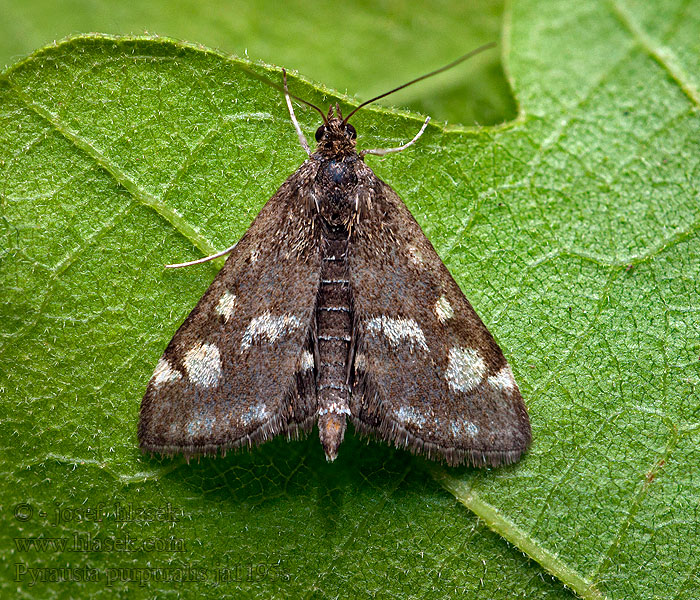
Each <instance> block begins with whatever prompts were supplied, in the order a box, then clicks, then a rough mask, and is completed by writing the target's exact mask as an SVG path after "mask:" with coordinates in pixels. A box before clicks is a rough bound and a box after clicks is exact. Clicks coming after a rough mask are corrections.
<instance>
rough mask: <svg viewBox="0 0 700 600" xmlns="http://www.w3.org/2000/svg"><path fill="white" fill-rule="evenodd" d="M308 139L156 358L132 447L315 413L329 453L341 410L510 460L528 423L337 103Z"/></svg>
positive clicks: (225, 434) (419, 441)
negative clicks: (309, 149)
mask: <svg viewBox="0 0 700 600" xmlns="http://www.w3.org/2000/svg"><path fill="white" fill-rule="evenodd" d="M298 131H299V132H300V130H298ZM302 135H303V134H301V133H300V138H301V136H302ZM316 139H317V141H318V146H317V148H316V150H315V152H313V153H310V155H309V158H308V160H306V161H305V162H304V163H303V164H302V166H301V167H300V168H299V169H298V170H297V171H296V172H295V173H294V174H293V175H291V177H289V179H287V181H285V182H284V184H283V185H282V187H281V188H280V189H279V190H278V191H277V193H276V194H275V195H274V196H273V197H272V198H271V199H270V200H269V201H268V203H267V204H266V205H265V207H264V208H263V209H262V211H261V212H260V214H259V215H258V217H257V218H256V219H255V220H254V221H253V224H252V225H251V227H250V229H249V230H248V232H247V233H246V234H245V235H244V236H243V238H242V239H241V241H240V242H239V243H238V244H237V245H236V247H235V249H234V250H233V251H232V252H231V255H230V257H229V258H228V260H227V261H226V264H225V266H224V267H223V269H222V270H221V271H220V272H219V274H218V275H217V277H216V278H215V279H214V282H213V283H212V284H211V286H210V287H209V289H208V290H207V291H206V293H205V294H204V296H203V297H202V299H201V300H200V301H199V303H198V304H197V306H196V307H195V308H194V310H193V311H192V312H191V313H190V315H189V316H188V317H187V319H186V320H185V322H184V323H183V324H182V326H181V327H180V329H179V330H178V331H177V332H176V333H175V336H174V337H173V339H172V341H171V342H170V344H169V345H168V347H167V348H166V350H165V352H164V354H163V356H162V357H161V359H160V360H159V361H158V365H157V366H156V370H155V372H154V374H153V377H152V378H151V381H150V383H149V384H148V389H147V391H146V395H145V396H144V398H143V401H142V404H141V417H140V423H139V440H140V444H141V448H142V449H143V450H145V451H151V452H154V451H155V452H161V453H174V452H183V453H184V454H186V455H188V456H189V455H191V454H200V453H205V454H206V453H216V452H217V451H219V450H221V451H225V450H226V449H227V448H232V447H240V446H246V445H247V446H251V445H253V444H257V443H260V442H264V441H266V440H268V439H270V438H271V437H273V436H275V435H277V434H279V433H285V434H287V435H289V436H295V435H297V434H298V433H300V432H308V431H309V430H310V429H311V428H312V426H313V424H314V422H317V423H318V428H319V435H320V439H321V443H322V445H323V448H324V451H325V453H326V457H327V458H328V459H329V460H333V459H335V457H336V455H337V453H338V447H339V445H340V443H341V442H342V440H343V436H344V432H345V428H346V422H347V419H348V418H349V419H350V421H351V422H352V423H353V425H354V427H355V428H356V430H358V431H359V432H361V433H362V434H371V435H373V436H376V437H377V438H380V439H382V440H385V441H387V442H390V443H393V444H395V445H396V446H399V447H405V448H408V449H409V450H411V451H412V452H414V453H420V454H424V455H426V456H428V457H429V458H433V459H439V460H444V461H446V462H447V463H448V464H450V465H458V464H461V463H469V464H471V465H476V466H488V465H493V466H495V465H500V464H505V463H512V462H515V461H516V460H518V459H519V457H520V456H521V454H522V453H523V452H524V451H525V450H526V449H527V448H528V446H529V443H530V438H531V432H530V422H529V419H528V415H527V411H526V409H525V406H524V404H523V401H522V398H521V396H520V392H519V390H518V386H517V384H516V383H515V380H514V379H513V374H512V372H511V369H510V367H509V366H508V363H507V362H506V360H505V358H504V356H503V353H502V352H501V349H500V348H499V347H498V345H497V344H496V342H495V341H494V339H493V337H492V336H491V334H490V333H489V331H488V330H487V329H486V327H485V326H484V324H483V323H482V322H481V320H480V319H479V317H478V316H477V314H476V313H475V311H474V309H473V308H472V307H471V305H470V304H469V302H468V301H467V299H466V298H465V297H464V295H463V294H462V292H461V290H460V288H459V286H458V285H457V284H456V283H455V281H454V279H453V278H452V276H451V275H450V273H449V272H448V270H447V269H446V267H445V266H444V265H443V263H442V261H441V260H440V258H439V257H438V255H437V253H436V252H435V250H434V249H433V246H432V245H431V243H430V242H429V241H428V239H427V238H426V237H425V235H424V234H423V232H422V231H421V229H420V227H419V225H418V223H417V222H416V221H415V219H414V218H413V217H412V215H411V214H410V212H409V211H408V209H407V208H406V206H405V205H404V204H403V202H402V201H401V199H400V198H399V197H398V195H397V194H396V192H394V190H392V189H391V188H390V187H389V186H388V185H387V184H386V183H384V182H383V181H381V180H380V179H379V178H378V177H377V176H376V175H375V174H374V173H373V172H372V170H371V169H370V168H369V167H368V166H367V165H366V164H365V163H364V160H363V156H364V155H363V154H362V153H361V154H358V152H357V151H356V147H355V146H356V133H355V130H354V128H353V127H352V125H349V124H348V123H347V119H345V120H344V119H343V118H342V115H341V114H340V111H339V109H338V108H337V107H336V109H335V112H333V110H332V109H331V110H329V112H328V116H327V117H324V124H323V125H322V126H321V127H320V128H319V130H318V131H317V133H316ZM304 141H305V140H304Z"/></svg>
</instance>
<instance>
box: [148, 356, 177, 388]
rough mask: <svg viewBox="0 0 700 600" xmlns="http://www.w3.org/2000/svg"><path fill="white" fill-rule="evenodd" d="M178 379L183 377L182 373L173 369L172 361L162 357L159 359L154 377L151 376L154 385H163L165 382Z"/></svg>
mask: <svg viewBox="0 0 700 600" xmlns="http://www.w3.org/2000/svg"><path fill="white" fill-rule="evenodd" d="M178 379H182V373H180V371H176V370H175V369H173V368H172V367H171V366H170V363H169V362H168V361H167V360H165V359H164V358H161V359H160V360H159V361H158V364H157V365H156V370H155V371H153V377H151V381H153V385H155V386H156V387H158V386H159V385H163V384H164V383H171V382H173V381H177V380H178Z"/></svg>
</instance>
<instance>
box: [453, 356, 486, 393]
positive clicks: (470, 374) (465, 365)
mask: <svg viewBox="0 0 700 600" xmlns="http://www.w3.org/2000/svg"><path fill="white" fill-rule="evenodd" d="M448 361H449V362H448V365H447V371H445V379H447V383H448V384H449V386H450V387H451V388H452V389H453V390H455V391H458V392H468V391H470V390H473V389H474V388H475V387H476V386H477V385H479V384H480V383H481V380H482V379H483V378H484V375H485V374H486V363H485V362H484V359H483V358H481V356H480V355H479V351H478V350H474V349H473V348H452V349H451V350H450V354H449V357H448Z"/></svg>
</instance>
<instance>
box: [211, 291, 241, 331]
mask: <svg viewBox="0 0 700 600" xmlns="http://www.w3.org/2000/svg"><path fill="white" fill-rule="evenodd" d="M214 310H215V311H216V312H218V313H219V314H220V315H221V316H222V317H223V318H224V322H226V323H228V320H229V319H230V318H231V317H232V316H233V313H234V311H235V310H236V296H234V295H233V294H232V293H231V292H229V291H225V292H224V293H223V294H221V298H219V303H218V304H217V305H216V308H215V309H214Z"/></svg>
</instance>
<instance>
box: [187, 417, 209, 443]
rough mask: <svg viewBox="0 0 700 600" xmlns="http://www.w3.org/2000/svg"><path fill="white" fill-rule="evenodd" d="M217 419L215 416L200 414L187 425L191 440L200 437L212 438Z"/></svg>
mask: <svg viewBox="0 0 700 600" xmlns="http://www.w3.org/2000/svg"><path fill="white" fill-rule="evenodd" d="M215 424H216V417H214V416H213V415H207V416H204V415H203V414H201V413H200V414H198V415H196V416H195V418H194V419H192V420H191V421H190V422H189V423H188V424H187V435H188V436H189V437H191V438H193V437H196V436H198V435H205V436H211V435H212V434H213V433H214V425H215Z"/></svg>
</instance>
